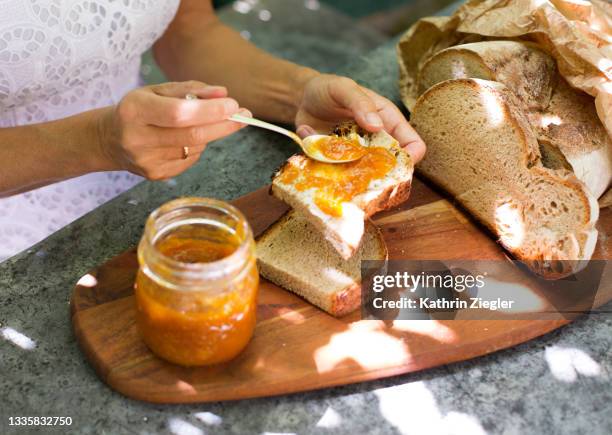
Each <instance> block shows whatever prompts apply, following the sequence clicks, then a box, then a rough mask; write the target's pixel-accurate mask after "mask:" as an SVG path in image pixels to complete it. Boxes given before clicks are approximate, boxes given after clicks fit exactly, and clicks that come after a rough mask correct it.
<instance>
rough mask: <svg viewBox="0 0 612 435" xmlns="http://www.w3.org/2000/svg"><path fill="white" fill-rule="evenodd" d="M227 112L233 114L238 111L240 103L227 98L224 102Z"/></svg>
mask: <svg viewBox="0 0 612 435" xmlns="http://www.w3.org/2000/svg"><path fill="white" fill-rule="evenodd" d="M224 108H225V113H229V114H233V113H236V112H237V111H238V108H239V106H238V103H237V102H236V100H227V101H226V102H225V104H224Z"/></svg>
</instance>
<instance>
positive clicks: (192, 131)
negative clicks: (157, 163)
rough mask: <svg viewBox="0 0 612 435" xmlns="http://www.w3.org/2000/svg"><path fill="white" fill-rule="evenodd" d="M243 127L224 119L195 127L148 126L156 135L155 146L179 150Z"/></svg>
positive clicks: (244, 125) (221, 136) (226, 134)
mask: <svg viewBox="0 0 612 435" xmlns="http://www.w3.org/2000/svg"><path fill="white" fill-rule="evenodd" d="M239 113H240V114H241V115H243V116H249V117H251V116H252V114H251V112H249V111H248V110H244V109H243V110H241V111H240V112H239ZM244 127H246V124H241V123H239V122H234V121H228V120H224V121H221V122H217V123H215V124H208V125H201V126H196V127H183V128H164V127H155V126H150V127H149V128H152V129H153V132H154V135H155V137H156V143H155V145H156V146H159V147H168V148H177V149H179V150H181V149H182V147H185V146H189V147H195V146H199V145H202V144H207V143H209V142H212V141H214V140H217V139H221V138H223V137H225V136H229V135H230V134H232V133H235V132H236V131H238V130H240V129H242V128H244Z"/></svg>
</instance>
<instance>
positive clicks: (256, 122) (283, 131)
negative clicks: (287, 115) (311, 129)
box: [228, 114, 302, 146]
mask: <svg viewBox="0 0 612 435" xmlns="http://www.w3.org/2000/svg"><path fill="white" fill-rule="evenodd" d="M228 119H229V120H230V121H235V122H240V123H242V124H248V125H252V126H254V127H260V128H265V129H266V130H271V131H275V132H277V133H280V134H284V135H285V136H289V137H290V138H291V139H293V140H294V141H295V142H297V143H298V145H300V146H301V145H302V139H300V137H299V136H298V135H297V134H295V133H294V132H292V131H291V130H287V129H285V128H282V127H279V126H278V125H274V124H270V123H268V122H265V121H262V120H260V119H255V118H249V117H248V116H242V115H238V114H235V115H232V116H230V117H229V118H228Z"/></svg>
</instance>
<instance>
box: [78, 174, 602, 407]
mask: <svg viewBox="0 0 612 435" xmlns="http://www.w3.org/2000/svg"><path fill="white" fill-rule="evenodd" d="M234 204H235V205H236V206H238V207H239V208H240V209H241V210H242V211H243V212H244V213H245V215H246V216H247V217H248V219H249V221H250V223H251V225H252V227H253V230H254V232H255V234H258V233H260V232H261V231H263V230H264V229H265V228H267V227H268V226H269V225H270V224H271V223H273V222H274V221H275V220H276V219H277V218H278V217H280V216H281V215H282V213H284V212H285V210H286V207H285V205H283V204H282V203H280V202H278V201H276V200H275V199H273V198H271V197H270V196H269V195H268V193H267V188H264V189H261V190H258V191H256V192H254V193H252V194H249V195H247V196H245V197H242V198H240V199H238V200H236V201H234ZM375 223H376V224H377V225H379V226H380V227H381V229H382V231H383V234H384V236H385V239H386V241H387V244H388V247H389V254H390V258H391V259H417V260H421V259H446V260H449V259H504V258H505V254H504V251H503V250H502V249H501V248H500V247H499V246H498V245H497V244H496V243H495V242H494V241H493V240H492V239H491V238H490V237H489V236H488V235H486V234H485V233H484V232H483V230H482V229H481V228H480V227H478V226H476V225H474V224H473V223H472V222H471V221H470V220H469V219H468V218H467V217H466V216H465V215H464V214H463V213H462V212H461V211H459V210H458V209H457V208H455V207H454V206H453V205H452V204H451V203H450V202H448V201H447V200H445V199H443V198H442V197H441V196H440V195H439V194H438V193H436V192H435V191H433V190H431V189H430V188H428V187H427V186H425V185H424V184H422V183H421V182H419V181H418V180H417V181H416V182H415V185H414V186H413V192H412V196H411V199H410V201H408V202H407V203H406V204H404V205H403V206H401V207H400V208H397V209H395V210H392V211H389V212H386V213H384V214H380V215H378V216H377V218H376V219H375ZM611 229H612V210H611V209H610V207H608V208H606V209H604V210H602V213H601V220H600V231H601V232H602V233H603V234H606V235H609V234H611ZM611 244H612V243H611V242H610V240H609V237H605V236H604V237H600V241H599V244H598V248H597V252H596V254H595V258H602V259H607V258H609V252H612V250H611V248H612V246H611ZM136 269H137V261H136V256H135V251H134V250H131V251H128V252H126V253H124V254H122V255H119V256H118V257H116V258H114V259H112V260H110V261H109V262H107V263H106V264H104V265H102V266H100V267H99V268H97V269H95V270H93V271H91V272H90V273H89V274H87V275H85V276H84V277H83V278H82V279H81V280H80V281H79V284H78V285H77V286H76V288H75V289H74V293H73V295H72V300H71V313H72V323H73V327H74V332H75V335H76V338H77V340H78V342H79V343H80V346H81V348H82V350H83V352H84V353H85V355H86V357H87V359H88V360H89V361H90V363H91V364H92V365H93V367H94V368H95V370H96V372H97V373H98V375H99V376H100V378H101V379H102V380H103V381H104V382H106V383H107V384H108V385H110V386H111V387H112V388H113V389H115V390H117V391H119V392H120V393H122V394H124V395H126V396H128V397H131V398H134V399H139V400H144V401H148V402H157V403H187V402H210V401H220V400H234V399H244V398H251V397H261V396H272V395H278V394H286V393H294V392H299V391H306V390H314V389H318V388H324V387H331V386H335V385H344V384H350V383H355V382H362V381H368V380H373V379H378V378H382V377H387V376H393V375H398V374H401V373H407V372H413V371H417V370H423V369H427V368H430V367H435V366H439V365H442V364H448V363H452V362H455V361H461V360H466V359H469V358H474V357H477V356H480V355H485V354H488V353H491V352H494V351H497V350H499V349H503V348H506V347H509V346H513V345H516V344H518V343H522V342H525V341H527V340H530V339H532V338H534V337H537V336H540V335H542V334H545V333H547V332H549V331H551V330H553V329H556V328H558V327H560V326H562V325H564V324H566V323H568V322H569V321H570V320H568V319H565V318H554V319H550V320H453V321H448V320H446V321H445V320H411V321H399V322H395V323H393V322H382V321H373V320H370V321H360V320H359V316H360V314H359V313H358V312H357V313H354V314H352V315H350V316H348V317H346V318H343V319H335V318H333V317H331V316H329V315H327V314H326V313H324V312H322V311H320V310H319V309H317V308H315V307H313V306H312V305H310V304H308V303H307V302H305V301H304V300H302V299H300V298H299V297H297V296H295V295H293V294H291V293H289V292H287V291H285V290H283V289H281V288H279V287H276V286H275V285H273V284H271V283H269V282H267V281H265V280H263V281H262V283H261V288H260V295H259V305H258V311H257V315H258V323H257V327H256V330H255V334H254V337H253V340H252V341H251V343H250V344H249V345H248V347H247V348H246V350H245V351H244V352H243V353H242V354H241V355H240V356H239V357H238V358H236V359H235V360H233V361H231V362H230V363H227V364H224V365H219V366H215V367H208V368H207V367H204V368H192V369H188V368H182V367H178V366H175V365H172V364H169V363H166V362H164V361H162V360H160V359H158V358H157V357H155V355H153V354H152V353H151V352H150V351H149V350H148V349H147V347H146V346H145V345H144V344H143V342H142V341H141V339H140V337H139V335H138V332H137V329H136V324H135V306H134V305H135V304H134V297H133V290H132V286H133V282H134V277H135V273H136ZM611 274H612V272H610V270H607V272H606V276H604V277H603V278H602V281H601V283H603V285H602V289H601V290H600V291H599V293H598V294H597V298H596V301H595V306H601V305H602V304H604V303H606V302H607V301H609V300H611V299H612V288H611V287H612V277H611V276H610V275H611ZM603 287H605V288H603ZM523 290H524V291H528V292H532V293H533V296H534V297H537V298H538V299H539V300H540V301H543V302H544V305H543V306H544V307H545V306H546V302H547V298H549V297H552V296H551V293H550V292H547V291H546V289H538V288H525V289H523ZM556 297H558V294H557V296H556ZM576 303H577V304H578V305H579V303H578V302H576ZM568 304H569V305H572V304H574V302H573V301H569V302H568ZM568 304H566V305H568Z"/></svg>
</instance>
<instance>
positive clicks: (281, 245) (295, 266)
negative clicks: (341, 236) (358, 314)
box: [257, 210, 387, 316]
mask: <svg viewBox="0 0 612 435" xmlns="http://www.w3.org/2000/svg"><path fill="white" fill-rule="evenodd" d="M386 259H387V248H386V245H385V241H384V239H383V237H382V234H381V233H380V231H379V230H378V229H377V228H376V227H375V226H374V225H373V224H371V223H370V222H369V221H366V223H365V234H364V237H363V243H362V244H361V247H360V248H359V249H358V251H357V252H356V254H355V255H354V256H353V257H352V258H351V259H350V260H348V261H346V260H344V259H343V258H342V257H341V256H340V255H339V254H338V252H337V251H336V250H335V249H334V248H333V247H332V246H331V245H330V244H329V243H328V242H327V241H326V240H325V239H324V237H323V235H322V234H321V233H320V232H319V231H318V230H317V229H316V228H315V227H314V226H313V225H312V224H311V223H310V222H309V221H308V220H306V219H305V218H304V217H302V216H300V215H299V214H298V213H297V212H295V211H294V210H291V211H289V212H288V213H287V214H285V215H284V216H283V217H282V218H281V219H280V220H279V221H277V222H276V223H275V224H274V225H272V226H271V227H270V228H268V230H266V231H265V232H264V233H263V234H262V235H261V236H260V237H259V238H258V239H257V265H258V268H259V273H261V275H262V276H263V277H264V278H266V279H268V280H269V281H271V282H273V283H275V284H276V285H279V286H281V287H283V288H285V289H287V290H290V291H292V292H294V293H296V294H298V295H300V296H302V297H303V298H304V299H306V300H307V301H309V302H310V303H312V304H314V305H316V306H317V307H319V308H321V309H322V310H324V311H327V312H328V313H329V314H331V315H333V316H342V315H345V314H348V313H350V312H352V311H354V310H356V309H357V308H358V307H359V305H360V301H361V261H362V260H381V261H384V260H386Z"/></svg>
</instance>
